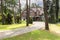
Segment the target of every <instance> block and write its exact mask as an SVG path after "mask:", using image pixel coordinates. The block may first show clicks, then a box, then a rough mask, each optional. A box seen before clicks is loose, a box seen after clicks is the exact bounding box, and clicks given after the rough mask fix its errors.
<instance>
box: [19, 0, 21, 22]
mask: <svg viewBox="0 0 60 40" xmlns="http://www.w3.org/2000/svg"><path fill="white" fill-rule="evenodd" d="M20 2H21V0H19V13H20V23H21V3H20Z"/></svg>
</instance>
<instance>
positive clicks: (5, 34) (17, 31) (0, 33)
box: [0, 22, 45, 39]
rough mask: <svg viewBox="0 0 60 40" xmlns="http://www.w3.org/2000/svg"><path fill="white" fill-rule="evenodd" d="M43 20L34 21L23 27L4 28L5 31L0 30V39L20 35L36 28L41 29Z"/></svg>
mask: <svg viewBox="0 0 60 40" xmlns="http://www.w3.org/2000/svg"><path fill="white" fill-rule="evenodd" d="M44 25H45V24H44V22H34V23H33V25H32V26H28V27H25V28H18V29H15V30H6V31H0V39H2V38H7V37H13V36H16V35H21V34H24V33H28V32H31V31H34V30H37V29H41V28H43V27H45V26H44Z"/></svg>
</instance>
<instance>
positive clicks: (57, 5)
mask: <svg viewBox="0 0 60 40" xmlns="http://www.w3.org/2000/svg"><path fill="white" fill-rule="evenodd" d="M58 12H59V0H56V21H57V22H58Z"/></svg>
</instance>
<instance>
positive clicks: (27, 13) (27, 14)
mask: <svg viewBox="0 0 60 40" xmlns="http://www.w3.org/2000/svg"><path fill="white" fill-rule="evenodd" d="M26 11H27V12H26V26H29V7H28V0H26Z"/></svg>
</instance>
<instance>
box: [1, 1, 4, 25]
mask: <svg viewBox="0 0 60 40" xmlns="http://www.w3.org/2000/svg"><path fill="white" fill-rule="evenodd" d="M1 14H2V24H3V25H4V14H3V0H1Z"/></svg>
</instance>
